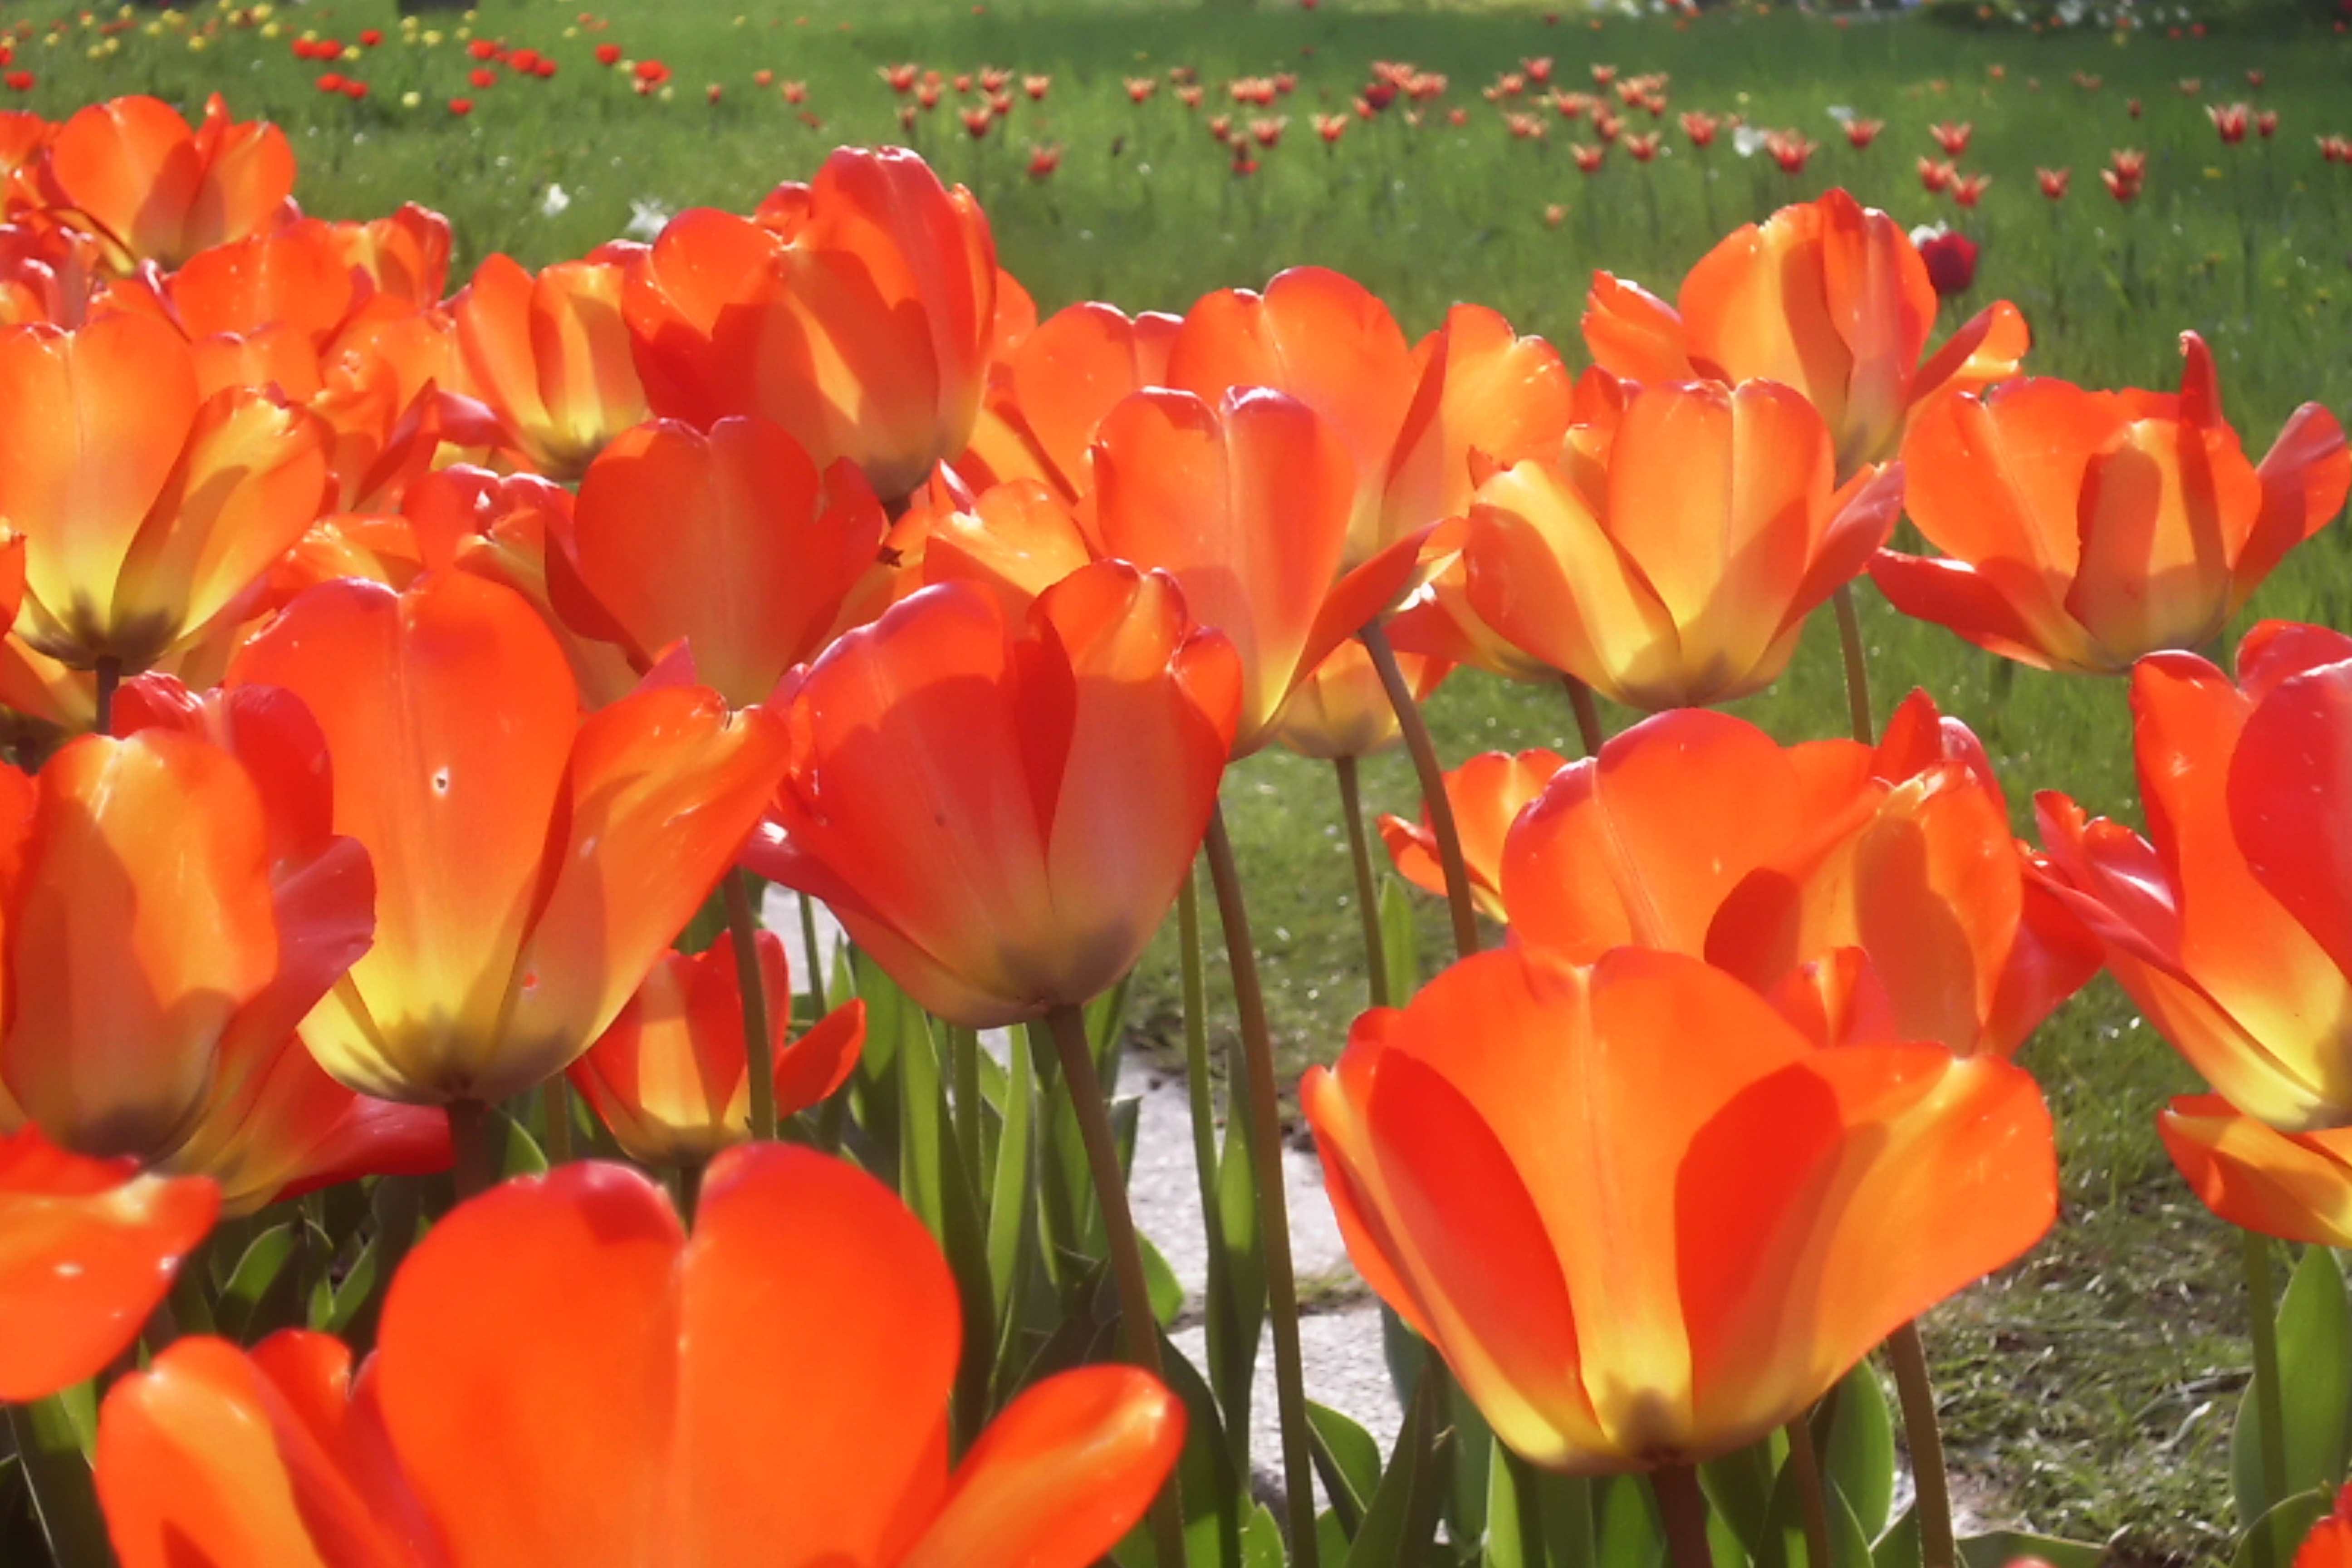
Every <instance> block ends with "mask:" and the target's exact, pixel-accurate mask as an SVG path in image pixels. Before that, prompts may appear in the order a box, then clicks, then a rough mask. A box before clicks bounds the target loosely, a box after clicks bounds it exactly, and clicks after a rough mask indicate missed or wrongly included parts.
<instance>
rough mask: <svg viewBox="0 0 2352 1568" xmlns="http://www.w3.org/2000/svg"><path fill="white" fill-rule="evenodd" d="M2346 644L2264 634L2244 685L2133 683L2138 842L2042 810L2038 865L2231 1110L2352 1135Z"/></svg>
mask: <svg viewBox="0 0 2352 1568" xmlns="http://www.w3.org/2000/svg"><path fill="white" fill-rule="evenodd" d="M2347 688H2352V638H2347V637H2344V636H2343V635H2341V634H2339V633H2336V632H2332V631H2326V630H2323V629H2322V628H2320V627H2317V626H2294V625H2291V624H2287V623H2281V622H2265V623H2263V625H2261V626H2256V627H2255V628H2254V629H2253V630H2252V631H2251V632H2249V633H2247V634H2246V637H2245V640H2244V641H2243V642H2242V643H2241V644H2240V645H2239V647H2238V684H2237V685H2236V686H2232V685H2231V683H2230V680H2229V679H2228V677H2226V676H2224V675H2223V674H2222V673H2221V671H2220V670H2219V669H2216V668H2214V667H2213V666H2211V665H2210V664H2208V663H2206V662H2205V661H2204V660H2203V659H2201V658H2197V657H2195V656H2194V655H2192V654H2186V653H2160V654H2152V655H2150V656H2149V657H2148V658H2145V659H2143V660H2142V661H2141V662H2140V664H2139V666H2138V667H2137V668H2136V669H2135V670H2134V671H2133V672H2132V733H2133V741H2134V743H2135V747H2136V750H2137V763H2138V771H2139V788H2140V798H2141V801H2142V803H2143V805H2145V806H2146V809H2147V822H2148V831H2149V837H2148V838H2146V839H2143V838H2141V837H2139V836H2138V835H2137V834H2136V833H2133V832H2131V831H2130V830H2129V829H2128V828H2126V827H2124V826H2120V825H2119V824H2116V823H2113V822H2108V821H2105V820H2104V819H2100V820H2086V819H2085V817H2084V814H2083V812H2082V810H2081V809H2080V808H2079V807H2077V806H2076V805H2074V802H2073V801H2071V800H2069V799H2067V798H2066V797H2065V796H2064V795H2058V794H2055V793H2050V794H2045V795H2042V796H2041V797H2040V798H2039V799H2038V800H2037V802H2036V805H2037V807H2038V808H2039V809H2038V815H2039V816H2040V819H2041V826H2042V843H2043V845H2044V846H2045V847H2046V852H2047V862H2046V866H2045V869H2046V871H2047V873H2048V876H2049V878H2050V880H2051V883H2052V885H2053V887H2054V888H2055V889H2058V890H2059V892H2060V894H2061V896H2062V897H2063V898H2064V899H2065V900H2067V902H2068V903H2069V904H2071V905H2072V906H2074V908H2075V909H2076V910H2078V911H2080V913H2081V914H2082V916H2083V918H2084V921H2085V923H2087V924H2088V925H2089V926H2090V928H2091V930H2092V931H2094V932H2095V934H2096V935H2097V936H2098V938H2099V940H2100V942H2101V943H2102V945H2103V946H2104V947H2105V951H2106V959H2107V968H2108V970H2109V972H2110V973H2113V974H2114V975H2115V977H2116V980H2117V981H2119V982H2120V983H2121V984H2122V985H2123V987H2124V989H2125V990H2126V992H2128V993H2130V994H2131V997H2132V1000H2133V1001H2134V1002H2135V1003H2137V1005H2138V1006H2139V1010H2140V1011H2141V1012H2142V1013H2143V1014H2144V1015H2146V1016H2147V1020H2148V1022H2149V1023H2151V1024H2153V1025H2155V1026H2156V1027H2157V1030H2158V1032H2159V1033H2161V1034H2162V1035H2163V1036H2164V1037H2165V1038H2166V1039H2168V1040H2169V1041H2171V1042H2172V1046H2173V1048H2174V1049H2176V1050H2178V1051H2179V1053H2180V1054H2181V1055H2182V1056H2183V1057H2184V1058H2187V1059H2188V1062H2189V1066H2190V1067H2192V1068H2196V1070H2197V1072H2198V1074H2199V1075H2200V1077H2202V1078H2203V1079H2205V1081H2206V1082H2207V1083H2208V1084H2210V1086H2212V1088H2213V1089H2214V1090H2215V1091H2216V1092H2218V1093H2219V1094H2221V1096H2222V1097H2223V1098H2224V1099H2225V1100H2228V1101H2229V1102H2230V1103H2231V1105H2232V1106H2235V1107H2236V1108H2237V1109H2238V1110H2240V1111H2242V1112H2243V1113H2244V1114H2246V1115H2248V1116H2252V1117H2254V1118H2257V1119H2258V1120H2260V1121H2263V1122H2265V1123H2267V1124H2268V1125H2270V1126H2272V1127H2274V1128H2276V1129H2278V1130H2279V1131H2282V1132H2291V1133H2299V1132H2313V1131H2323V1130H2326V1129H2329V1128H2336V1127H2343V1126H2347V1125H2352V1041H2347V1037H2346V1035H2345V1033H2344V1031H2343V1030H2342V1029H2341V1028H2340V1027H2338V1020H2340V1019H2341V1018H2343V1017H2344V1016H2346V1013H2347V1009H2352V967H2347V963H2352V944H2347V942H2346V941H2345V936H2344V933H2345V929H2346V926H2345V917H2344V913H2343V910H2344V909H2345V892H2346V889H2347V887H2352V883H2348V882H2347V879H2346V877H2345V873H2344V866H2345V859H2344V858H2343V853H2342V848H2341V845H2340V843H2339V836H2338V834H2337V830H2336V814H2335V813H2333V812H2330V811H2326V810H2315V809H2314V808H2313V804H2312V803H2313V802H2315V801H2327V800H2333V799H2338V798H2342V797H2340V796H2336V795H2331V794H2329V793H2328V792H2329V791H2331V790H2333V789H2336V788H2338V787H2342V784H2343V782H2344V781H2342V780H2341V779H2340V777H2339V776H2338V775H2339V774H2340V773H2341V771H2342V769H2341V760H2340V758H2339V757H2338V755H2337V754H2336V753H2337V748H2336V735H2337V733H2339V731H2336V730H2334V729H2333V728H2331V726H2334V725H2336V724H2338V723H2341V722H2343V721H2345V718H2346V715H2347V706H2346V704H2347Z"/></svg>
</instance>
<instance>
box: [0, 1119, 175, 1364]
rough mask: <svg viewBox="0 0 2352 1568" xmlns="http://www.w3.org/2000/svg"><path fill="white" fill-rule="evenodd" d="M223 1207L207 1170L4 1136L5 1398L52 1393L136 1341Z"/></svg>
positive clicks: (0, 1191)
mask: <svg viewBox="0 0 2352 1568" xmlns="http://www.w3.org/2000/svg"><path fill="white" fill-rule="evenodd" d="M219 1205H220V1196H219V1193H218V1191H217V1190H216V1189H215V1187H214V1186H213V1184H212V1183H210V1182H208V1181H206V1180H205V1179H204V1178H203V1177H201V1176H169V1177H167V1176H153V1175H141V1174H140V1173H138V1170H137V1167H136V1166H135V1165H134V1164H133V1163H131V1161H129V1160H91V1159H87V1158H85V1157H83V1156H81V1155H79V1154H68V1153H67V1152H64V1151H63V1150H61V1149H59V1148H58V1147H57V1146H56V1145H55V1144H52V1143H51V1142H48V1141H47V1139H45V1138H43V1137H42V1136H41V1134H40V1132H39V1131H37V1130H36V1129H30V1128H28V1129H26V1130H25V1131H20V1132H15V1133H6V1134H0V1403H8V1404H28V1403H30V1402H31V1401H33V1400H36V1399H46V1398H47V1397H48V1396H49V1395H50V1394H55V1393H57V1392H58V1390H59V1389H64V1388H71V1387H72V1386H73V1385H74V1384H78V1383H80V1382H83V1381H84V1380H86V1379H88V1378H91V1377H95V1376H97V1375H98V1374H99V1373H100V1372H101V1371H103V1370H104V1369H105V1367H106V1365H107V1363H110V1362H111V1361H112V1360H114V1358H115V1357H116V1356H118V1355H121V1353H122V1352H124V1351H126V1350H128V1349H129V1348H130V1347H131V1342H132V1341H133V1340H134V1339H136V1338H137V1337H138V1335H139V1331H140V1330H141V1329H142V1328H143V1327H144V1326H145V1325H146V1322H147V1320H148V1318H149V1316H150V1315H152V1313H153V1312H154V1310H155V1309H156V1308H157V1307H158V1306H159V1305H161V1304H162V1302H163V1295H164V1292H165V1291H167V1290H169V1289H171V1288H172V1277H173V1274H174V1273H176V1272H177V1271H178V1269H179V1266H180V1260H181V1259H182V1258H184V1257H186V1256H187V1254H188V1252H189V1249H190V1248H192V1247H194V1246H195V1245H196V1244H197V1243H198V1242H200V1241H202V1240H203V1239H204V1238H205V1232H207V1231H209V1230H210V1229H212V1226H213V1215H214V1213H215V1211H216V1210H217V1209H218V1207H219Z"/></svg>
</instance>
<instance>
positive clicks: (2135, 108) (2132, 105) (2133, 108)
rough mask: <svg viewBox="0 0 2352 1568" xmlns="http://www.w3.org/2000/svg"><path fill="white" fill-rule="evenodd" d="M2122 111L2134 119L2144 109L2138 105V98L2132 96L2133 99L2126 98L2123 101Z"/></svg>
mask: <svg viewBox="0 0 2352 1568" xmlns="http://www.w3.org/2000/svg"><path fill="white" fill-rule="evenodd" d="M2124 112H2125V113H2126V114H2128V115H2130V116H2131V117H2132V118H2133V119H2134V120H2137V119H2138V118H2139V117H2140V115H2141V114H2142V113H2143V112H2145V111H2144V110H2142V108H2141V107H2140V101H2139V100H2138V99H2137V98H2133V99H2126V100H2125V101H2124Z"/></svg>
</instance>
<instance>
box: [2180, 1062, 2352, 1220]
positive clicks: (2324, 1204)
mask: <svg viewBox="0 0 2352 1568" xmlns="http://www.w3.org/2000/svg"><path fill="white" fill-rule="evenodd" d="M2156 1130H2157V1131H2158V1134H2160V1135H2161V1136H2162V1137H2163V1139H2164V1149H2165V1152H2166V1153H2168V1154H2170V1155H2171V1156H2172V1163H2173V1164H2174V1165H2175V1166H2176V1167H2178V1168H2179V1172H2180V1174H2181V1176H2182V1177H2183V1178H2184V1179H2186V1180H2187V1182H2188V1183H2189V1186H2190V1187H2192V1188H2194V1189H2195V1190H2196V1193H2197V1195H2198V1197H2199V1198H2200V1199H2201V1200H2203V1202H2204V1205H2205V1206H2206V1207H2207V1208H2209V1209H2211V1210H2212V1211H2213V1212H2214V1213H2215V1214H2217V1215H2220V1216H2221V1218H2223V1219H2225V1220H2227V1221H2229V1222H2230V1223H2231V1225H2234V1226H2238V1227H2239V1228H2241V1229H2242V1230H2251V1231H2257V1232H2259V1233H2261V1234H2262V1235H2263V1236H2275V1237H2279V1238H2281V1239H2282V1240H2285V1241H2298V1242H2305V1243H2307V1244H2310V1245H2313V1246H2317V1247H2352V1129H2347V1128H2341V1127H2334V1128H2326V1129H2323V1130H2321V1131H2315V1132H2281V1131H2278V1130H2277V1129H2276V1128H2274V1127H2272V1126H2270V1125H2268V1124H2267V1123H2264V1122H2263V1121H2258V1120H2256V1119H2255V1118H2253V1117H2252V1116H2248V1115H2245V1114H2244V1113H2243V1112H2242V1111H2240V1110H2238V1109H2237V1108H2236V1107H2235V1106H2233V1105H2231V1103H2230V1102H2229V1101H2228V1100H2224V1099H2222V1098H2221V1096H2220V1095H2218V1094H2194V1095H2181V1096H2179V1097H2178V1098H2176V1099H2175V1100H2173V1101H2172V1103H2171V1104H2170V1105H2169V1106H2168V1107H2167V1108H2166V1109H2165V1110H2163V1111H2161V1112H2159V1113H2158V1116H2157V1119H2156Z"/></svg>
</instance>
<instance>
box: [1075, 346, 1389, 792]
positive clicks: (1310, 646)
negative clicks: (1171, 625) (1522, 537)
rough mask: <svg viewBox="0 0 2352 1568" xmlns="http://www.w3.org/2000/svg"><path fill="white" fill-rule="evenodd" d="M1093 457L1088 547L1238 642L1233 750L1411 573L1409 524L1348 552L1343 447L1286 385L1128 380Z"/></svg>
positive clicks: (1347, 461)
mask: <svg viewBox="0 0 2352 1568" xmlns="http://www.w3.org/2000/svg"><path fill="white" fill-rule="evenodd" d="M1093 464H1094V476H1095V487H1096V492H1095V507H1094V513H1093V517H1092V519H1091V523H1090V526H1091V529H1092V532H1093V542H1094V544H1095V546H1096V550H1097V553H1099V554H1103V555H1108V556H1111V557H1114V558H1116V559H1118V560H1121V561H1131V562H1134V563H1136V564H1138V565H1139V566H1145V567H1151V568H1156V569H1158V570H1160V571H1164V572H1166V573H1168V574H1171V576H1173V577H1174V578H1175V579H1176V581H1177V583H1178V584H1180V585H1181V587H1182V588H1183V591H1184V603H1185V605H1186V607H1187V608H1188V609H1189V610H1190V611H1191V612H1192V617H1193V618H1194V619H1195V620H1196V621H1198V622H1200V623H1201V624H1202V625H1203V626H1214V627H1215V628H1216V629H1217V630H1219V631H1221V632H1223V634H1224V635H1225V636H1226V637H1229V638H1231V639H1232V641H1233V644H1234V648H1235V649H1236V650H1237V651H1238V652H1239V653H1240V655H1241V669H1242V709H1241V721H1240V724H1239V727H1238V729H1237V730H1236V731H1235V732H1234V755H1235V756H1237V757H1239V756H1244V755H1246V754H1248V753H1249V752H1252V751H1255V749H1256V748H1257V747H1259V746H1261V745H1263V744H1265V742H1266V740H1267V739H1268V738H1269V736H1270V735H1271V733H1272V731H1273V726H1274V721H1275V717H1276V714H1277V713H1279V712H1280V711H1281V709H1282V705H1283V703H1284V702H1285V701H1286V700H1288V698H1289V696H1290V693H1291V690H1292V689H1294V688H1295V687H1297V685H1298V684H1299V683H1300V682H1301V681H1303V680H1305V679H1307V677H1308V676H1309V675H1310V674H1312V673H1313V671H1314V669H1315V668H1316V667H1317V666H1318V665H1319V664H1321V663H1322V662H1323V660H1324V658H1326V657H1328V655H1329V653H1330V652H1331V650H1332V649H1333V648H1335V647H1338V646H1339V644H1340V643H1342V642H1344V641H1346V640H1347V639H1348V638H1349V637H1353V636H1355V635H1356V633H1357V632H1358V631H1360V630H1361V629H1362V628H1363V627H1364V626H1365V625H1367V624H1368V623H1369V622H1370V621H1371V620H1372V619H1374V618H1375V617H1376V616H1379V615H1380V614H1381V612H1382V611H1384V610H1386V609H1387V608H1388V607H1389V606H1390V605H1391V604H1393V603H1394V602H1395V601H1396V599H1397V597H1398V596H1399V595H1402V593H1403V592H1404V590H1405V589H1406V588H1407V586H1409V585H1410V584H1411V582H1412V574H1413V570H1414V566H1415V564H1416V557H1417V555H1418V552H1419V548H1420V542H1421V536H1420V535H1418V534H1409V535H1407V536H1405V537H1404V538H1403V539H1401V540H1398V541H1396V542H1391V543H1390V544H1389V545H1387V546H1386V547H1385V548H1383V549H1382V550H1381V551H1380V552H1378V553H1376V554H1374V555H1373V556H1371V557H1370V559H1368V560H1365V561H1363V562H1361V563H1355V564H1352V565H1351V564H1350V563H1349V553H1348V552H1349V527H1350V521H1349V520H1350V518H1351V517H1352V515H1353V507H1354V500H1355V484H1356V468H1355V462H1354V458H1352V457H1351V456H1350V454H1349V448H1348V446H1347V444H1346V442H1345V441H1344V440H1343V439H1342V438H1341V437H1340V435H1339V432H1338V431H1337V430H1335V429H1334V428H1333V427H1332V426H1331V425H1330V424H1329V422H1328V421H1327V420H1325V419H1324V418H1322V417H1321V416H1319V415H1318V414H1316V413H1315V411H1314V410H1313V409H1312V408H1310V407H1309V406H1307V404H1305V403H1303V402H1301V401H1299V400H1298V399H1297V398H1294V397H1291V396H1289V395H1286V394H1284V393H1280V392H1275V391H1270V390H1267V389H1265V388H1248V389H1244V390H1241V391H1237V392H1229V393H1227V394H1225V395H1224V396H1223V398H1222V399H1220V400H1219V401H1218V402H1215V403H1210V402H1206V401H1203V400H1202V399H1201V398H1198V397H1195V396H1193V395H1192V394H1190V393H1185V392H1177V391H1170V390H1149V391H1144V392H1139V393H1137V394H1135V395H1132V396H1130V397H1129V398H1127V399H1126V400H1125V401H1124V402H1122V403H1120V404H1119V405H1118V406H1117V407H1115V408H1113V409H1112V410H1111V412H1110V414H1109V415H1108V416H1107V417H1105V418H1104V420H1103V422H1102V425H1101V426H1100V428H1099V430H1098V431H1097V435H1096V437H1095V447H1094V458H1093Z"/></svg>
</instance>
